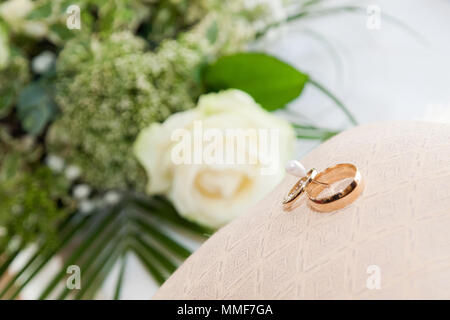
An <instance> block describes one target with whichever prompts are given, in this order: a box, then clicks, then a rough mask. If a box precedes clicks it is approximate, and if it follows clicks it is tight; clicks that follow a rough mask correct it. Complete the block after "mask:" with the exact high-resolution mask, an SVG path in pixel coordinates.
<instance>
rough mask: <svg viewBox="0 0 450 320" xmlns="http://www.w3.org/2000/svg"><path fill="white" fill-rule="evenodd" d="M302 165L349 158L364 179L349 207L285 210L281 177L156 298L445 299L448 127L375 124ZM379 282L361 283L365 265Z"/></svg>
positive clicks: (449, 286)
mask: <svg viewBox="0 0 450 320" xmlns="http://www.w3.org/2000/svg"><path fill="white" fill-rule="evenodd" d="M302 162H303V163H304V164H305V166H306V167H307V168H311V167H316V168H317V169H319V170H322V169H324V168H326V167H327V166H330V165H333V164H336V163H341V162H351V163H354V164H356V165H357V166H358V167H359V168H360V170H361V173H362V175H363V177H364V178H365V181H366V188H365V191H364V193H363V195H362V196H361V197H360V198H359V199H358V200H357V201H356V202H355V203H353V204H352V205H351V206H349V207H346V208H344V209H342V210H339V211H336V212H332V213H317V212H314V211H312V210H311V209H310V208H309V207H308V206H307V204H306V201H305V199H303V200H300V201H301V204H300V205H299V207H298V208H296V209H295V210H294V211H292V212H289V213H287V212H284V211H283V210H282V207H281V205H280V203H281V200H282V198H283V197H284V195H285V193H286V192H287V191H288V190H289V188H290V187H291V186H292V185H293V184H294V183H295V181H296V179H295V178H294V177H290V176H289V177H286V178H285V179H284V181H283V182H281V183H280V185H279V186H278V187H277V188H276V189H275V190H274V191H273V192H272V193H271V194H270V195H269V196H267V197H266V198H265V199H264V200H263V201H261V202H260V203H259V204H257V205H256V206H255V207H253V208H252V209H250V210H249V211H248V212H247V213H245V214H243V215H242V216H240V217H239V218H237V219H236V220H234V221H233V222H231V223H230V224H228V225H227V226H226V227H224V228H222V229H221V230H220V231H218V232H217V233H216V234H215V235H214V236H212V237H211V238H210V239H209V240H208V241H207V242H205V243H204V244H203V246H202V247H201V248H199V249H198V250H197V251H196V252H195V253H194V254H193V255H192V256H191V257H190V258H189V259H188V260H187V261H186V262H185V263H184V264H183V265H182V266H181V267H180V268H179V269H178V270H177V271H176V272H175V273H174V274H173V275H172V277H171V278H170V279H169V280H168V281H166V283H165V284H164V285H163V286H162V287H161V288H160V290H159V291H158V292H157V294H156V295H155V298H156V299H372V298H375V299H379V298H381V299H410V298H413V299H420V298H424V299H431V298H439V299H440V298H446V299H450V126H449V125H445V124H442V125H441V124H429V123H420V122H402V123H388V124H372V125H365V126H361V127H357V128H354V129H351V130H348V131H346V132H343V133H341V134H340V135H338V136H336V137H334V138H332V139H330V140H329V141H327V142H326V143H324V144H322V145H320V146H319V147H318V148H316V149H315V150H313V151H312V152H311V153H309V154H308V155H307V156H306V157H304V158H303V159H302ZM370 265H377V266H379V267H380V271H381V289H380V290H376V289H375V290H369V289H368V288H367V287H366V281H367V278H368V277H369V276H370V274H368V273H367V267H368V266H370Z"/></svg>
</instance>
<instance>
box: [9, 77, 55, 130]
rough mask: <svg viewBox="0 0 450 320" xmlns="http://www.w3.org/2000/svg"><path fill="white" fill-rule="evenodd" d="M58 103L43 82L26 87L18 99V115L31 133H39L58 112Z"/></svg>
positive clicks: (24, 126) (23, 125) (25, 128)
mask: <svg viewBox="0 0 450 320" xmlns="http://www.w3.org/2000/svg"><path fill="white" fill-rule="evenodd" d="M56 110H57V108H56V105H55V103H54V101H53V99H52V97H51V95H50V93H49V88H47V87H46V86H45V85H44V84H43V83H42V82H33V83H31V84H29V85H28V86H27V87H25V88H24V89H23V90H22V91H21V93H20V95H19V99H18V101H17V115H18V118H19V120H20V121H21V122H22V127H23V129H24V130H25V131H26V132H28V133H29V134H31V135H39V134H40V133H41V132H42V130H43V129H44V128H45V126H46V125H47V124H48V123H49V121H50V120H51V119H52V118H53V116H54V115H55V113H56Z"/></svg>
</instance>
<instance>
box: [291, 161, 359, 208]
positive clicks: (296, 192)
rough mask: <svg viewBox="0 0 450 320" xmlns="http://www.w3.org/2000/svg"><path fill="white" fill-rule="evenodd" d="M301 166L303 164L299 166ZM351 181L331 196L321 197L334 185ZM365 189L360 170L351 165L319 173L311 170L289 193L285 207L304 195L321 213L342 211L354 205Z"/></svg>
mask: <svg viewBox="0 0 450 320" xmlns="http://www.w3.org/2000/svg"><path fill="white" fill-rule="evenodd" d="M297 165H301V164H299V163H298V164H297ZM349 178H350V179H351V181H350V183H349V184H348V185H347V186H346V187H345V188H344V189H342V190H339V191H337V192H334V193H332V194H331V195H327V196H321V194H322V192H323V191H324V190H325V189H327V188H329V187H330V186H331V185H332V184H334V183H337V182H339V181H341V180H344V179H349ZM363 189H364V182H363V179H362V176H361V173H360V172H359V170H358V168H357V167H356V166H355V165H353V164H350V163H341V164H337V165H335V166H332V167H329V168H327V169H325V170H324V171H322V172H320V173H318V172H317V170H316V169H311V170H309V171H308V173H306V175H305V176H304V177H302V178H301V179H300V180H299V181H298V182H297V183H296V184H295V185H294V186H293V187H292V189H291V190H290V191H289V193H288V194H287V196H286V197H285V198H284V200H283V205H284V206H285V207H289V206H291V205H292V203H293V202H294V201H295V200H296V199H298V198H299V197H300V196H301V195H302V194H303V193H306V194H307V196H308V200H309V204H310V206H311V207H312V208H313V209H314V210H316V211H320V212H330V211H335V210H339V209H342V208H344V207H346V206H348V205H349V204H351V203H353V202H354V201H355V200H356V199H357V198H358V197H359V195H360V194H361V192H362V191H363Z"/></svg>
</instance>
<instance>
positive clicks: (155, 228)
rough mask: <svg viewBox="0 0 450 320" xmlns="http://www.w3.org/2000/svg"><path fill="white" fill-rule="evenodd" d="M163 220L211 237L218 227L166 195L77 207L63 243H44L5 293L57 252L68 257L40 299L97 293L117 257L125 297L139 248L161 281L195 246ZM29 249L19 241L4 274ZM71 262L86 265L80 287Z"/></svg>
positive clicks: (12, 293)
mask: <svg viewBox="0 0 450 320" xmlns="http://www.w3.org/2000/svg"><path fill="white" fill-rule="evenodd" d="M161 224H167V225H170V226H172V227H174V228H178V229H182V230H184V231H185V232H188V233H190V234H192V235H195V236H201V237H206V236H208V235H209V234H211V233H212V230H209V229H206V228H203V227H201V226H199V225H196V224H194V223H192V222H189V221H186V220H184V219H183V218H181V217H180V216H179V215H178V213H177V211H176V210H175V208H174V207H173V206H172V205H171V204H170V203H169V202H168V201H167V200H166V199H164V198H163V197H151V198H150V197H147V196H145V195H141V194H134V193H133V194H124V195H123V197H122V200H121V201H120V202H119V203H118V204H116V205H114V206H110V207H103V208H101V209H98V210H95V211H94V212H92V213H91V214H90V215H85V214H82V213H80V212H77V213H75V214H73V215H71V216H70V217H69V218H68V219H66V220H65V221H64V222H63V223H62V224H61V225H60V227H59V241H58V244H57V245H56V246H54V245H52V244H51V243H50V242H48V241H41V243H38V244H37V249H36V251H35V252H34V253H33V254H32V255H31V256H30V257H29V258H28V259H27V261H25V263H24V264H23V266H22V267H21V268H20V269H19V270H18V271H17V272H16V273H15V274H14V275H13V276H12V277H11V278H10V279H8V281H5V282H4V284H3V286H2V287H0V298H3V299H15V298H17V297H18V296H19V295H20V294H21V293H22V292H23V290H24V289H25V288H26V287H27V286H28V285H29V283H30V282H31V281H32V280H34V279H35V278H36V277H38V276H39V275H40V273H41V272H42V271H43V270H44V268H45V266H47V265H48V263H49V262H50V261H51V260H52V258H54V257H55V256H57V255H58V256H60V257H63V261H64V263H63V265H62V267H61V268H60V269H59V270H58V271H57V273H56V274H55V275H54V276H53V277H52V278H51V279H50V281H49V282H48V283H47V285H46V286H45V287H43V288H42V292H41V293H40V294H39V299H49V298H56V299H69V298H73V299H87V298H92V297H95V295H96V293H97V292H98V290H99V288H101V286H102V284H103V283H104V281H105V280H106V278H107V277H108V275H109V273H110V271H111V269H112V268H113V266H114V265H115V264H116V263H120V270H119V274H118V278H117V282H116V288H115V292H114V298H115V299H118V298H120V294H121V288H122V283H123V279H124V272H125V267H126V260H127V259H126V257H127V255H128V253H129V252H133V253H134V254H135V255H136V256H137V257H138V258H139V260H140V261H141V262H142V265H143V266H144V267H145V268H146V270H147V271H148V273H149V274H150V275H151V276H152V277H153V278H154V280H155V281H156V282H157V283H159V284H161V283H163V282H164V281H165V280H166V279H167V277H169V276H170V274H171V273H173V272H174V271H175V270H176V268H177V267H178V266H179V264H180V263H181V262H182V261H183V260H184V259H186V258H187V257H188V256H189V255H190V254H191V251H190V250H189V249H187V248H186V247H184V246H183V245H181V244H180V243H178V242H177V241H176V240H174V239H173V238H172V237H171V236H170V235H169V234H168V233H167V232H165V231H163V230H162V229H161V227H160V226H161ZM73 248H75V249H73ZM23 249H24V247H23V246H22V247H19V249H17V250H15V251H12V252H11V253H10V254H8V255H7V256H5V257H4V258H3V261H2V263H1V264H0V271H1V272H0V279H1V278H2V277H3V276H4V275H5V274H6V271H7V270H8V267H9V266H10V265H11V263H13V262H14V260H15V259H17V257H18V256H19V253H20V252H22V250H23ZM71 265H77V266H78V267H79V268H80V270H81V288H80V289H69V286H67V284H66V281H67V280H66V279H67V276H68V274H67V270H68V267H69V266H71Z"/></svg>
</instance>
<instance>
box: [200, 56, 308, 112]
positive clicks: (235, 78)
mask: <svg viewBox="0 0 450 320" xmlns="http://www.w3.org/2000/svg"><path fill="white" fill-rule="evenodd" d="M307 81H308V75H306V74H304V73H302V72H300V71H298V70H297V69H295V68H294V67H292V66H291V65H289V64H287V63H285V62H283V61H280V60H278V59H277V58H275V57H272V56H269V55H267V54H263V53H238V54H234V55H229V56H224V57H222V58H219V59H218V60H217V61H216V62H215V63H213V64H212V65H210V66H208V67H206V68H205V70H204V73H203V83H204V85H205V87H206V89H207V90H208V91H219V90H224V89H229V88H235V89H240V90H243V91H245V92H247V93H248V94H250V95H251V96H252V97H253V98H254V99H255V100H256V102H258V103H259V104H261V105H262V106H263V107H264V108H265V109H266V110H269V111H273V110H276V109H280V108H283V107H284V106H285V105H286V104H287V103H288V102H290V101H292V100H294V99H295V98H297V97H298V96H299V95H300V94H301V93H302V90H303V88H304V86H305V84H306V82H307Z"/></svg>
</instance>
